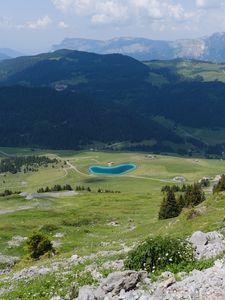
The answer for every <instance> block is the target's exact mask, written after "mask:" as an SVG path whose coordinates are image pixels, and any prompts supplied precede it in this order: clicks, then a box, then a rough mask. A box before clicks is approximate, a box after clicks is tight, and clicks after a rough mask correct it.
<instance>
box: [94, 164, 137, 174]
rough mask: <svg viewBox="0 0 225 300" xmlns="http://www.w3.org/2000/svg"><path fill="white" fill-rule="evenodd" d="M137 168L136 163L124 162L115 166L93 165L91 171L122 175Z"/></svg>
mask: <svg viewBox="0 0 225 300" xmlns="http://www.w3.org/2000/svg"><path fill="white" fill-rule="evenodd" d="M136 168H137V166H136V165H135V164H122V165H118V166H114V167H101V166H91V167H90V168H89V172H90V173H92V174H97V175H121V174H124V173H127V172H130V171H133V170H135V169H136Z"/></svg>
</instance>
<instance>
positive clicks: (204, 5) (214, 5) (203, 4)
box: [196, 0, 224, 9]
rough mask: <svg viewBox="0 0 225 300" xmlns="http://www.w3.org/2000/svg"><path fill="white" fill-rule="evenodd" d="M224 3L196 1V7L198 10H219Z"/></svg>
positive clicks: (220, 1) (208, 0)
mask: <svg viewBox="0 0 225 300" xmlns="http://www.w3.org/2000/svg"><path fill="white" fill-rule="evenodd" d="M223 3H224V1H222V0H196V6H197V7H198V8H202V9H205V8H207V9H208V8H218V7H220V6H221V5H222V4H223Z"/></svg>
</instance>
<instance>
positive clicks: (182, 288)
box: [0, 231, 225, 300]
mask: <svg viewBox="0 0 225 300" xmlns="http://www.w3.org/2000/svg"><path fill="white" fill-rule="evenodd" d="M15 240H16V242H17V241H18V240H19V239H18V238H17V239H15ZM188 240H189V241H190V242H191V243H192V244H193V246H194V249H195V252H194V255H195V257H196V259H197V260H200V259H204V258H205V259H207V258H213V257H217V256H218V255H221V257H223V254H224V251H225V239H224V234H223V232H209V233H203V232H200V231H199V232H195V233H194V234H193V235H192V236H191V237H190V238H189V239H188ZM129 250H130V249H128V248H126V247H122V249H121V250H120V251H116V252H100V253H97V254H93V255H90V256H86V257H78V256H77V255H73V256H72V257H70V258H68V259H64V260H62V261H58V262H54V263H52V264H51V265H50V266H45V267H43V266H40V267H37V266H36V267H31V268H26V269H23V270H21V271H18V272H15V273H8V274H7V275H6V276H5V277H4V280H3V279H1V280H0V282H2V283H3V282H4V281H5V282H11V283H12V284H11V286H10V287H9V289H10V288H11V289H13V283H14V282H18V281H19V280H24V279H27V278H32V277H35V276H41V275H43V274H47V273H52V272H60V270H62V269H63V270H64V272H67V271H69V270H70V268H71V267H72V266H74V265H78V264H81V263H85V262H88V261H90V264H87V266H86V267H85V272H90V273H91V275H92V277H93V278H94V279H95V282H97V284H95V285H94V286H83V287H81V288H80V289H79V293H78V297H77V298H75V297H74V293H73V291H74V290H75V289H76V288H77V287H76V282H74V283H73V284H72V287H71V290H68V293H67V295H66V297H64V298H63V299H62V298H60V297H59V296H54V297H52V298H51V300H75V299H76V300H201V299H202V300H215V299H217V300H222V299H225V256H224V257H223V258H222V259H219V260H216V261H215V263H214V265H213V266H212V267H211V268H208V269H205V270H203V271H197V270H193V271H192V272H191V273H184V272H182V273H179V274H177V275H176V276H175V275H174V274H172V273H170V272H165V273H163V274H162V275H161V276H160V278H159V279H158V280H157V281H156V282H153V281H151V280H150V279H149V277H148V274H147V273H146V272H145V271H141V272H135V271H130V270H124V263H123V260H111V257H113V256H115V255H118V254H124V253H127V252H128V251H129ZM99 257H104V258H107V259H106V260H105V262H104V263H102V265H101V266H99V265H97V264H96V263H95V261H96V259H97V258H99ZM0 259H3V260H7V259H9V257H2V258H1V256H0ZM100 267H101V269H108V270H115V272H112V273H110V274H109V275H108V276H107V277H106V278H104V277H103V274H102V273H101V271H100ZM5 292H6V289H5V288H0V298H1V295H3V294H4V293H5Z"/></svg>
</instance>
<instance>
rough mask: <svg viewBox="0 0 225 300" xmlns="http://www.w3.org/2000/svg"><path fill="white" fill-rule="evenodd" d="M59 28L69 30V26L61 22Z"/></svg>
mask: <svg viewBox="0 0 225 300" xmlns="http://www.w3.org/2000/svg"><path fill="white" fill-rule="evenodd" d="M58 26H59V28H69V25H68V24H67V23H65V22H64V21H60V22H59V23H58Z"/></svg>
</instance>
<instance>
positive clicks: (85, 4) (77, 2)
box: [52, 0, 96, 15]
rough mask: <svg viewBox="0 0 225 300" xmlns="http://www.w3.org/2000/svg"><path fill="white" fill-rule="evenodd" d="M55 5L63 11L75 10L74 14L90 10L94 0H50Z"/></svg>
mask: <svg viewBox="0 0 225 300" xmlns="http://www.w3.org/2000/svg"><path fill="white" fill-rule="evenodd" d="M52 3H53V4H54V5H55V7H56V8H57V9H59V10H61V11H62V12H64V13H67V12H71V11H73V12H75V13H76V14H81V15H82V14H86V13H88V11H89V10H90V11H89V12H91V10H92V9H93V7H94V3H96V1H93V0H52Z"/></svg>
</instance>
